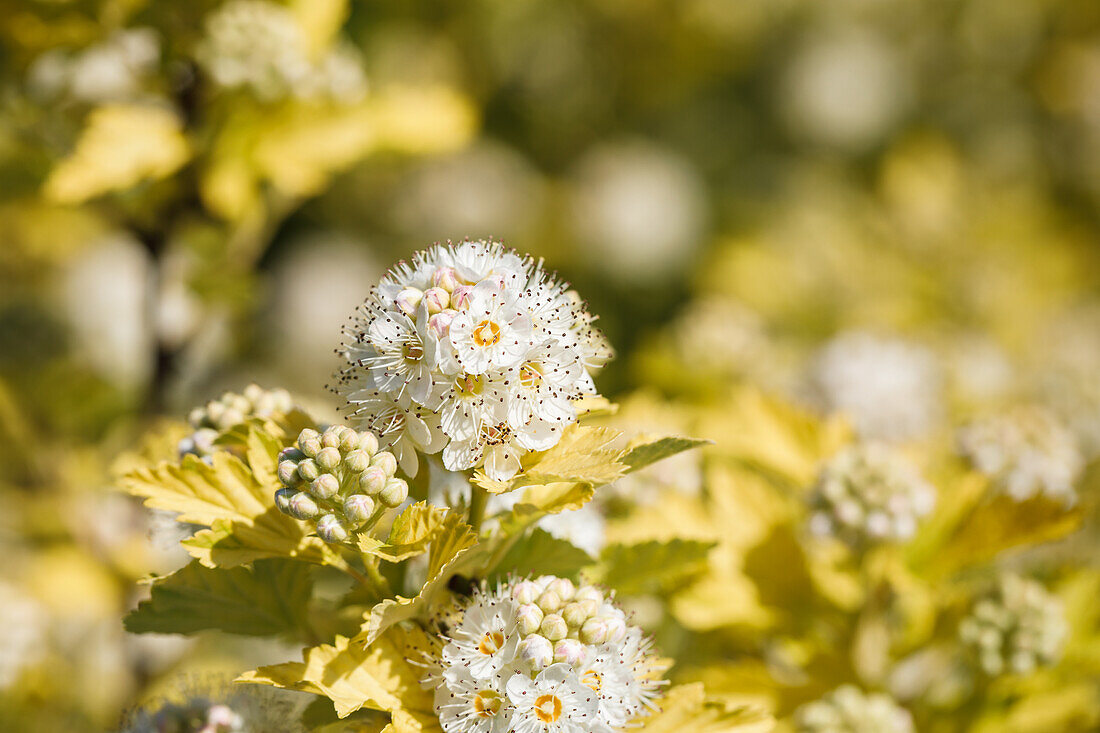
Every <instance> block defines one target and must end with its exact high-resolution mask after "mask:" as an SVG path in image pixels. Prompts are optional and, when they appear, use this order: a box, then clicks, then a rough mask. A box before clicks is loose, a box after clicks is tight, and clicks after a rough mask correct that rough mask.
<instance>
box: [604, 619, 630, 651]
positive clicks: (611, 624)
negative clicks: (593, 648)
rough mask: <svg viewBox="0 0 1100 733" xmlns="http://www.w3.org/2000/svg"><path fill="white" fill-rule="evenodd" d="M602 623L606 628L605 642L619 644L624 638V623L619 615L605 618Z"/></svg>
mask: <svg viewBox="0 0 1100 733" xmlns="http://www.w3.org/2000/svg"><path fill="white" fill-rule="evenodd" d="M603 622H604V624H605V625H606V626H607V640H608V641H609V642H611V643H612V644H617V643H619V642H620V641H622V640H623V638H624V637H625V636H626V621H624V620H623V619H622V617H621V615H615V616H609V617H605V618H604V619H603Z"/></svg>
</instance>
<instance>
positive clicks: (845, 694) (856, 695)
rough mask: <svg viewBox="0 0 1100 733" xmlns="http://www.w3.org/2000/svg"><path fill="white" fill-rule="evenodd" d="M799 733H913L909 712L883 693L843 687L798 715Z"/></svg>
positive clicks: (795, 720)
mask: <svg viewBox="0 0 1100 733" xmlns="http://www.w3.org/2000/svg"><path fill="white" fill-rule="evenodd" d="M794 723H795V729H796V730H797V731H798V733H912V732H913V730H915V729H914V727H913V717H912V715H910V714H909V711H908V710H906V709H905V708H903V707H901V706H900V705H898V704H897V703H896V702H894V700H893V698H891V697H890V696H889V695H887V694H885V693H882V692H871V693H867V692H863V691H862V690H860V689H859V688H857V687H855V686H853V685H841V686H840V687H838V688H836V689H835V690H833V691H832V692H830V693H828V694H827V695H825V696H824V697H822V698H821V699H820V700H814V701H813V702H809V703H806V704H805V705H803V706H802V707H800V708H798V710H796V711H795V714H794Z"/></svg>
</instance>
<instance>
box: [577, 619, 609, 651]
mask: <svg viewBox="0 0 1100 733" xmlns="http://www.w3.org/2000/svg"><path fill="white" fill-rule="evenodd" d="M580 638H581V641H583V642H584V643H585V644H595V645H599V644H603V643H604V642H605V641H607V623H606V622H605V621H604V620H603V619H602V618H590V619H588V620H587V621H585V622H584V625H583V626H581V633H580Z"/></svg>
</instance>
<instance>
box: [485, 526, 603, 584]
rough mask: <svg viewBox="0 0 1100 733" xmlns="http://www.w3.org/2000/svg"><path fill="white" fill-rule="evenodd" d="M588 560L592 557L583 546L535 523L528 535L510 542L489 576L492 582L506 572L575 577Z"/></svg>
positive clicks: (586, 564)
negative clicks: (535, 525) (576, 544)
mask: <svg viewBox="0 0 1100 733" xmlns="http://www.w3.org/2000/svg"><path fill="white" fill-rule="evenodd" d="M592 562H593V560H592V558H591V557H589V555H588V553H587V552H585V551H584V550H582V549H580V548H578V547H574V546H573V545H572V544H570V543H569V542H567V541H565V540H563V539H558V538H557V537H554V536H553V535H552V534H550V533H549V532H547V531H546V530H544V529H539V528H538V527H536V528H535V529H534V530H532V532H531V534H530V535H528V536H526V537H524V538H522V539H521V540H519V541H518V542H516V543H515V544H513V545H512V547H511V549H510V550H509V551H508V552H507V553H506V554H505V555H504V557H503V558H502V559H501V560H500V561H499V562H497V563H496V564H495V566H494V567H493V568H492V575H490V578H489V580H490V582H492V581H493V580H494V579H495V578H499V577H503V576H506V575H508V574H509V573H514V574H516V575H521V576H522V575H528V574H531V575H557V576H559V577H563V578H574V579H575V578H576V577H577V574H578V573H579V572H580V571H581V569H582V568H585V567H587V566H589V565H591V564H592Z"/></svg>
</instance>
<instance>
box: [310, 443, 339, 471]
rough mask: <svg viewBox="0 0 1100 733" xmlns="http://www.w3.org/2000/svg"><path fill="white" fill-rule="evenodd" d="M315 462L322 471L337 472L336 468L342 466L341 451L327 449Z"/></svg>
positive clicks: (319, 454)
mask: <svg viewBox="0 0 1100 733" xmlns="http://www.w3.org/2000/svg"><path fill="white" fill-rule="evenodd" d="M313 460H315V461H316V462H317V466H318V467H320V469H321V470H322V471H335V470H336V467H337V466H339V465H340V451H339V450H337V449H336V448H332V447H325V448H322V449H321V452H320V453H318V454H317V457H316V458H314V459H313Z"/></svg>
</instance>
